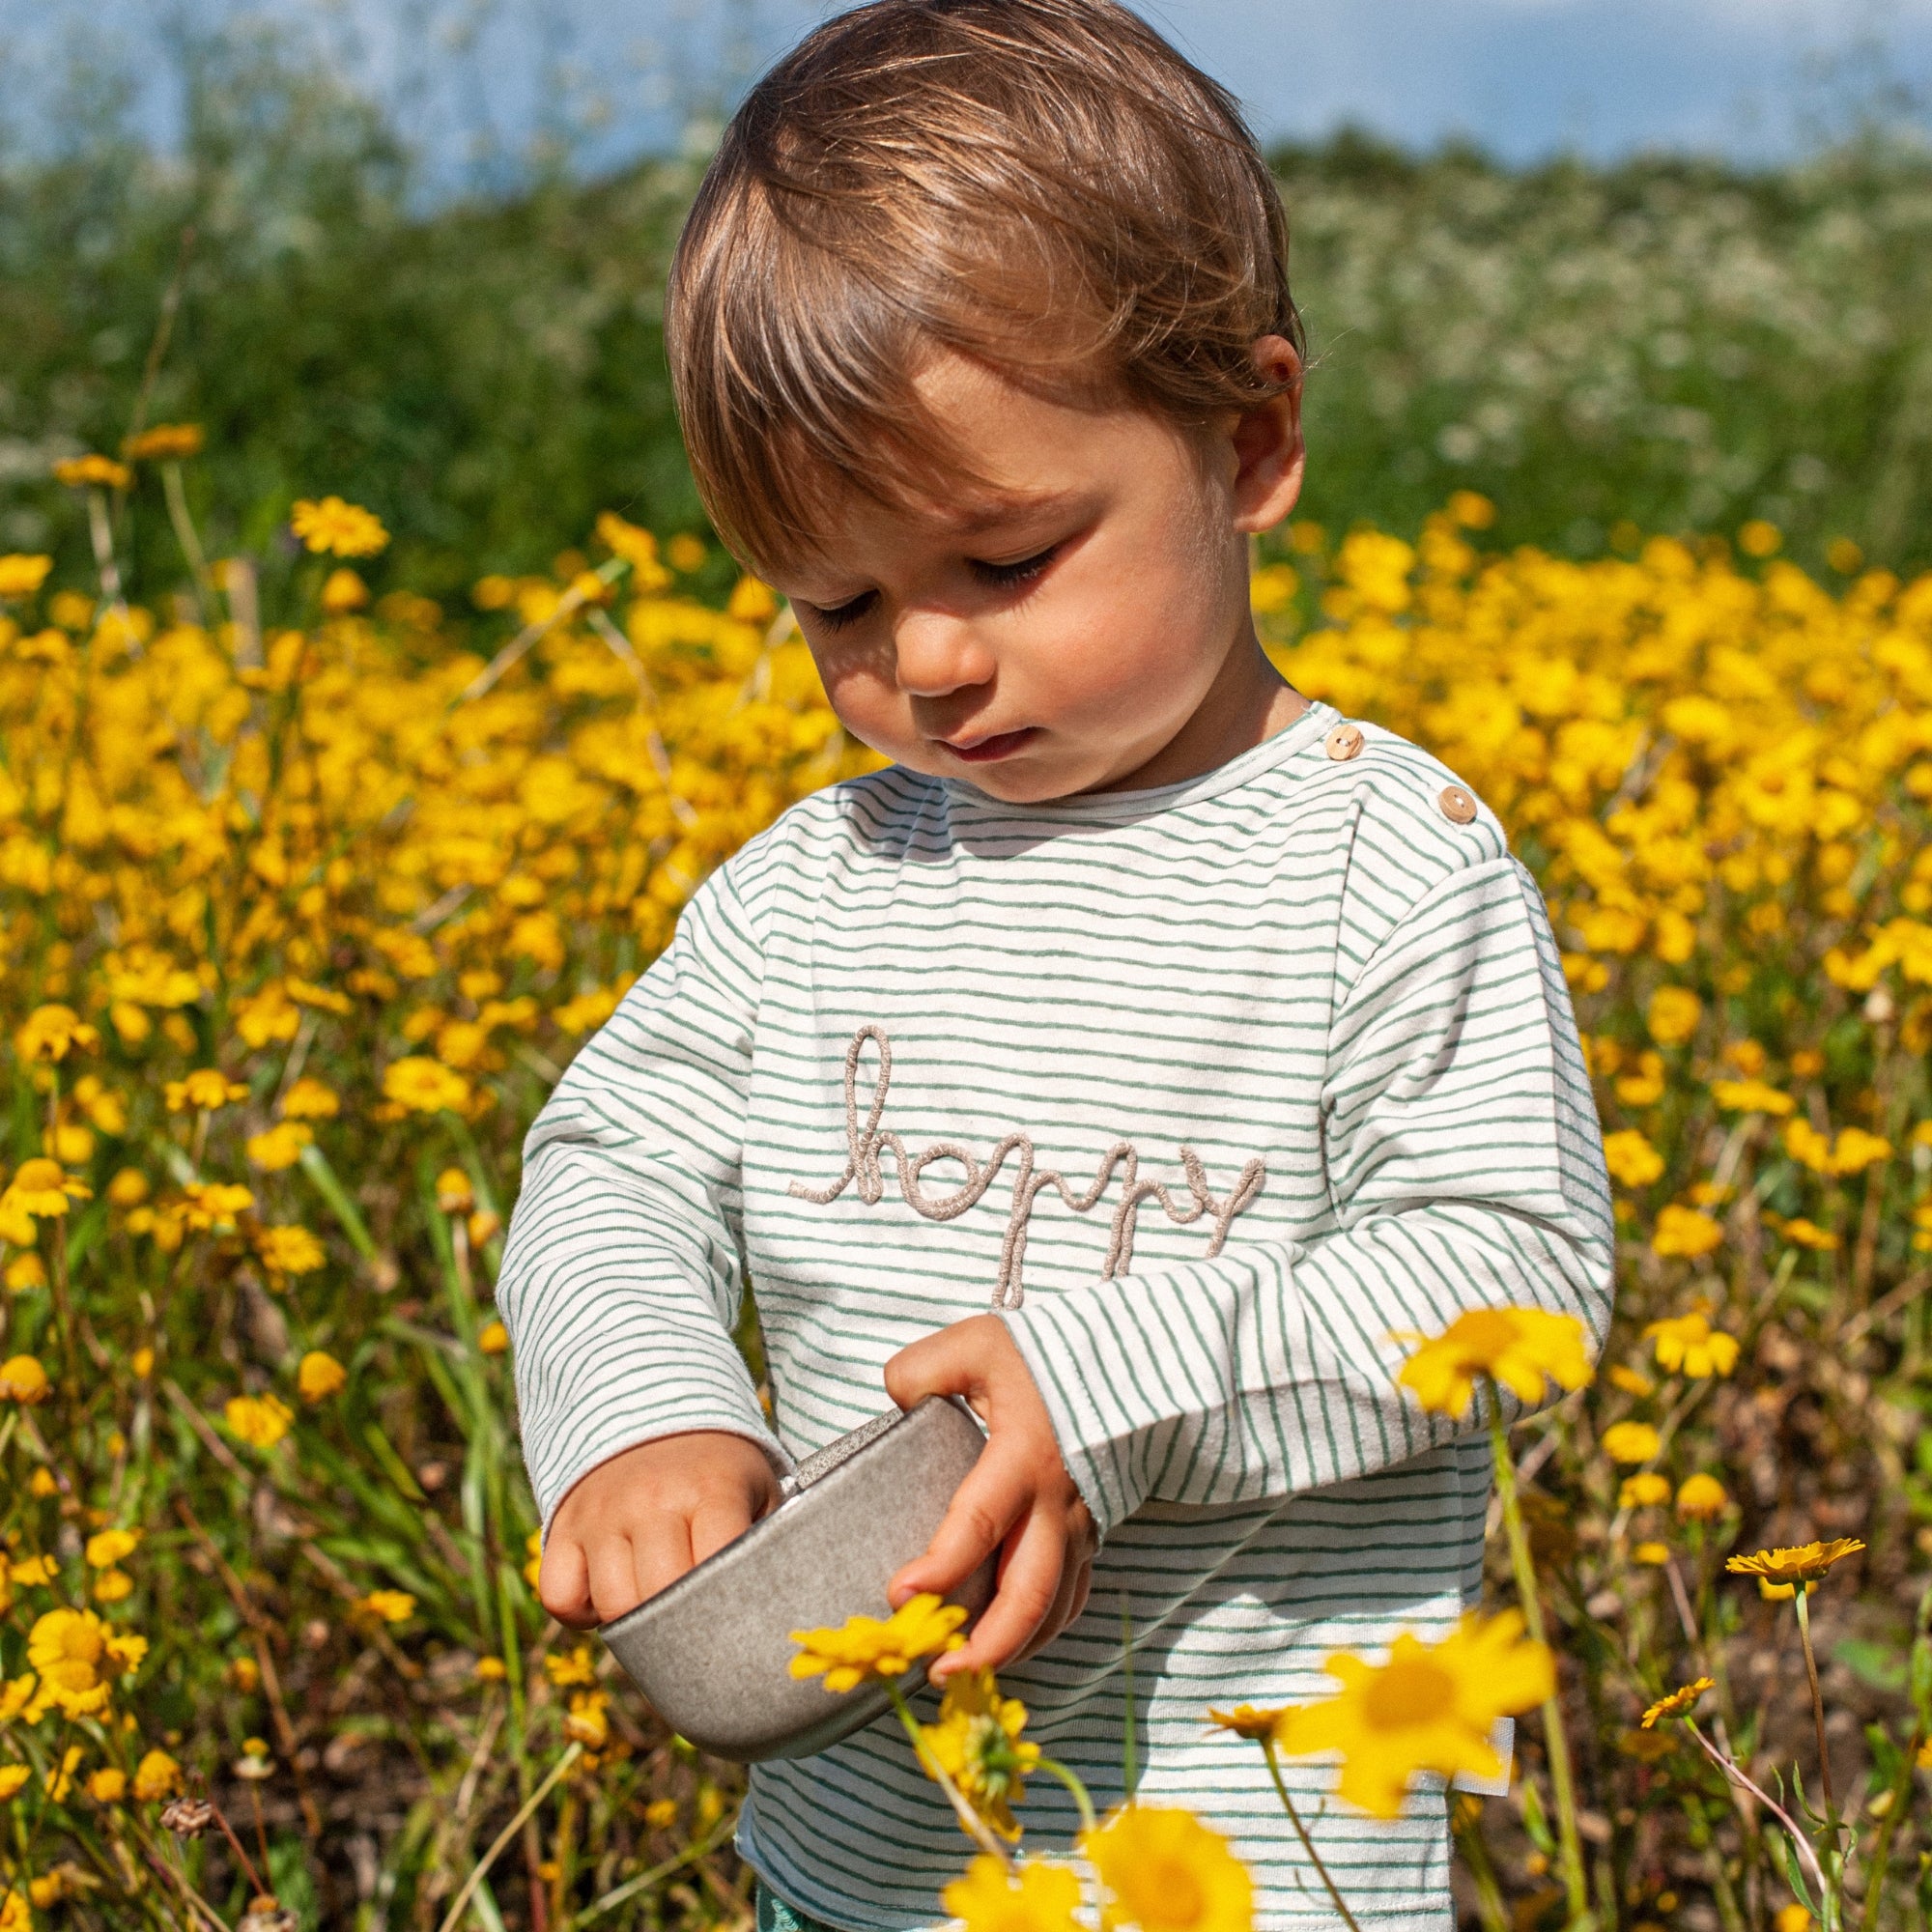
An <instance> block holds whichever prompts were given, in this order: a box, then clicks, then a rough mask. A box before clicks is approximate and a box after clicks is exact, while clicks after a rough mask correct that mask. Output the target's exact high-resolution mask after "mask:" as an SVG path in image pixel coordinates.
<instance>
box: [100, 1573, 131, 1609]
mask: <svg viewBox="0 0 1932 1932" xmlns="http://www.w3.org/2000/svg"><path fill="white" fill-rule="evenodd" d="M133 1594H134V1579H133V1577H130V1576H128V1573H127V1571H125V1570H103V1571H101V1572H100V1574H99V1576H98V1577H95V1579H94V1601H95V1602H96V1603H97V1604H118V1603H121V1602H123V1601H124V1600H125V1599H127V1598H128V1597H131V1596H132V1595H133Z"/></svg>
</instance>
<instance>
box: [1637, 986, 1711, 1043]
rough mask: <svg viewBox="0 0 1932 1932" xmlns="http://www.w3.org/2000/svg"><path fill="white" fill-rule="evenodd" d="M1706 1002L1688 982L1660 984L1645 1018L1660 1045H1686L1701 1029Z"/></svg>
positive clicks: (1651, 1035) (1652, 1035) (1651, 999)
mask: <svg viewBox="0 0 1932 1932" xmlns="http://www.w3.org/2000/svg"><path fill="white" fill-rule="evenodd" d="M1703 1011H1704V1003H1703V1001H1702V1000H1700V999H1699V998H1698V997H1697V995H1696V994H1695V993H1693V992H1691V990H1690V988H1689V987H1688V986H1660V987H1659V988H1658V989H1657V991H1656V992H1654V993H1653V994H1652V995H1651V996H1650V1006H1649V1008H1648V1009H1646V1013H1645V1018H1646V1020H1647V1021H1648V1024H1649V1027H1650V1037H1651V1038H1652V1039H1654V1040H1656V1042H1657V1043H1658V1045H1659V1046H1682V1045H1683V1044H1684V1042H1685V1041H1686V1040H1687V1039H1689V1038H1690V1036H1691V1035H1692V1034H1693V1033H1695V1032H1696V1031H1697V1022H1698V1020H1699V1019H1700V1018H1701V1017H1702V1016H1703Z"/></svg>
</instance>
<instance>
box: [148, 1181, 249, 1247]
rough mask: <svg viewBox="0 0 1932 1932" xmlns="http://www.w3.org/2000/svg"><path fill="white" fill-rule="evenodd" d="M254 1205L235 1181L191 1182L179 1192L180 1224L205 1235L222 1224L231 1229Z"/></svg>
mask: <svg viewBox="0 0 1932 1932" xmlns="http://www.w3.org/2000/svg"><path fill="white" fill-rule="evenodd" d="M254 1205H255V1197H254V1196H253V1195H252V1194H251V1193H249V1191H248V1190H247V1189H246V1188H245V1187H242V1186H241V1185H239V1184H238V1183H236V1182H233V1181H222V1180H210V1181H199V1180H191V1181H189V1182H188V1184H187V1185H186V1186H185V1187H184V1188H183V1189H182V1202H181V1210H180V1211H181V1222H182V1225H183V1226H185V1227H188V1228H193V1229H195V1230H196V1231H197V1232H200V1233H207V1232H209V1231H210V1230H212V1229H215V1228H219V1227H222V1226H224V1225H226V1226H232V1225H233V1224H234V1222H235V1220H236V1219H237V1217H238V1216H240V1215H242V1214H245V1213H247V1212H248V1211H249V1210H250V1209H251V1208H253V1207H254ZM156 1238H158V1236H156Z"/></svg>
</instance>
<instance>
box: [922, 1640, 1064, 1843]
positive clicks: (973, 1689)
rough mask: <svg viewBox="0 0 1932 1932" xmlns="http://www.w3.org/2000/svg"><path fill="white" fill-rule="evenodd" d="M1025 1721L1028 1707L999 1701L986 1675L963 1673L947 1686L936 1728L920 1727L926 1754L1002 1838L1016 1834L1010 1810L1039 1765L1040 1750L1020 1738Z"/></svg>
mask: <svg viewBox="0 0 1932 1932" xmlns="http://www.w3.org/2000/svg"><path fill="white" fill-rule="evenodd" d="M1026 1720H1027V1713H1026V1706H1025V1705H1024V1704H1022V1703H1021V1702H1020V1700H1019V1699H1018V1698H1017V1697H1002V1696H1001V1695H1000V1687H999V1684H998V1682H997V1680H996V1679H995V1678H994V1676H993V1673H992V1672H991V1671H990V1670H962V1671H961V1672H959V1674H958V1675H957V1676H956V1677H952V1678H950V1679H949V1680H948V1682H947V1686H946V1694H945V1696H944V1697H942V1698H941V1699H940V1703H939V1721H938V1723H936V1724H923V1725H922V1726H921V1727H920V1735H921V1737H922V1738H923V1740H924V1743H925V1748H926V1751H927V1752H928V1753H929V1754H930V1755H931V1757H932V1758H933V1759H934V1760H935V1761H936V1762H937V1763H938V1765H939V1767H940V1769H941V1770H942V1771H944V1772H945V1773H946V1775H947V1776H948V1777H950V1778H951V1779H952V1782H953V1783H954V1784H955V1785H956V1786H957V1787H958V1789H959V1792H960V1794H961V1795H962V1796H963V1797H964V1798H965V1800H966V1802H967V1803H968V1804H971V1805H972V1807H973V1809H974V1810H975V1811H976V1812H977V1813H978V1814H979V1816H980V1820H981V1821H982V1822H983V1823H984V1824H986V1825H989V1826H991V1828H992V1829H993V1830H994V1831H995V1832H997V1833H1000V1835H1001V1836H1002V1837H1006V1838H1017V1837H1018V1836H1019V1834H1020V1828H1019V1825H1018V1823H1017V1822H1016V1820H1015V1819H1014V1817H1013V1812H1012V1807H1013V1804H1015V1803H1016V1802H1017V1801H1018V1800H1019V1799H1021V1798H1022V1797H1024V1796H1025V1792H1024V1790H1023V1788H1022V1784H1021V1780H1022V1779H1023V1778H1024V1777H1026V1776H1027V1775H1028V1774H1029V1773H1030V1772H1032V1771H1033V1770H1034V1769H1035V1767H1036V1766H1037V1764H1038V1763H1039V1747H1038V1746H1037V1744H1034V1743H1032V1742H1031V1741H1030V1740H1028V1739H1026V1738H1023V1737H1021V1735H1020V1733H1021V1732H1022V1731H1023V1730H1024V1729H1025V1728H1026ZM926 1771H927V1776H931V1770H930V1767H929V1766H928V1767H927V1768H926Z"/></svg>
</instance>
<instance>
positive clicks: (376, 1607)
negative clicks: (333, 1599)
mask: <svg viewBox="0 0 1932 1932" xmlns="http://www.w3.org/2000/svg"><path fill="white" fill-rule="evenodd" d="M355 1607H356V1609H357V1610H358V1611H360V1612H361V1613H362V1615H364V1616H367V1617H373V1618H375V1619H376V1621H377V1622H378V1623H384V1624H400V1623H407V1622H408V1621H409V1619H410V1618H411V1617H412V1616H414V1615H415V1613H416V1600H415V1599H414V1598H413V1597H412V1596H411V1595H410V1593H409V1592H408V1591H407V1590H371V1591H370V1592H369V1594H368V1595H367V1596H366V1597H358V1598H356V1600H355Z"/></svg>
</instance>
